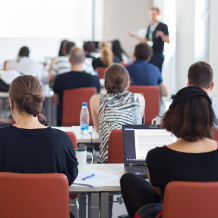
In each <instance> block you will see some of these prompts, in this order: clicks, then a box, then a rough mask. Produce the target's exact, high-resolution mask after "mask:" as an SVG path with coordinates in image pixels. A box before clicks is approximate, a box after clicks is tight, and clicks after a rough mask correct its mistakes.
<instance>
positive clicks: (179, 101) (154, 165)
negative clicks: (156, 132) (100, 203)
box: [120, 86, 218, 218]
mask: <svg viewBox="0 0 218 218" xmlns="http://www.w3.org/2000/svg"><path fill="white" fill-rule="evenodd" d="M214 123H216V124H217V119H216V116H215V114H214V111H213V108H212V102H211V100H210V98H209V97H208V95H207V93H206V92H205V91H204V90H202V89H201V88H198V87H191V86H190V87H185V88H183V89H181V90H180V91H179V92H177V94H176V95H175V97H174V99H173V102H172V104H171V105H170V108H169V110H168V111H167V112H166V113H165V114H164V116H163V118H162V122H161V126H162V128H164V129H166V130H167V131H169V132H171V133H172V134H174V135H175V136H176V137H177V138H178V140H177V141H176V142H175V143H173V144H170V145H165V146H164V145H163V147H157V148H155V149H152V150H150V151H149V152H148V154H147V158H146V163H147V170H148V171H147V172H148V179H149V182H147V181H146V180H144V179H142V178H140V177H138V176H136V175H134V174H129V173H127V174H125V175H123V176H122V177H121V180H120V184H121V191H122V196H123V199H124V202H125V205H126V208H127V211H128V213H129V216H130V218H134V216H135V214H136V213H137V211H138V210H139V209H140V208H141V207H143V206H145V205H148V206H149V205H150V207H152V205H151V204H153V206H155V205H156V204H160V203H161V204H162V203H163V199H164V191H165V187H166V186H167V184H168V183H170V182H173V181H187V182H188V181H189V182H215V181H218V174H217V172H218V145H217V142H216V141H213V140H210V139H208V138H211V137H212V128H213V124H214ZM187 169H188V170H187ZM159 214H161V212H160V213H159ZM178 214H179V211H178ZM153 215H157V214H153ZM155 217H156V216H155Z"/></svg>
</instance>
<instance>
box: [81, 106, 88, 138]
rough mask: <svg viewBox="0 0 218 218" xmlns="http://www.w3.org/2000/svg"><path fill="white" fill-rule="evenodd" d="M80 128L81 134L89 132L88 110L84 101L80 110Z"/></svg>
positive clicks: (84, 134) (85, 134)
mask: <svg viewBox="0 0 218 218" xmlns="http://www.w3.org/2000/svg"><path fill="white" fill-rule="evenodd" d="M80 130H81V135H83V136H87V135H88V133H89V111H88V108H87V103H86V102H83V103H82V110H81V112H80Z"/></svg>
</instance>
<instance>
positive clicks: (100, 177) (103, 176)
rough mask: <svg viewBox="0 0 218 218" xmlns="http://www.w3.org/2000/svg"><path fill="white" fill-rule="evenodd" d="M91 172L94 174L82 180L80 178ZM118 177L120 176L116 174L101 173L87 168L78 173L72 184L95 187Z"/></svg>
mask: <svg viewBox="0 0 218 218" xmlns="http://www.w3.org/2000/svg"><path fill="white" fill-rule="evenodd" d="M92 174H95V176H93V177H91V178H89V179H86V180H84V181H82V178H85V177H87V176H90V175H92ZM119 177H120V176H118V175H114V174H109V173H103V172H99V171H96V170H87V171H84V172H81V173H79V175H78V177H77V178H76V180H75V181H74V184H78V185H86V186H90V187H95V186H101V185H102V184H104V183H108V182H111V181H113V180H115V179H117V178H119Z"/></svg>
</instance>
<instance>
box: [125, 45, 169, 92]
mask: <svg viewBox="0 0 218 218" xmlns="http://www.w3.org/2000/svg"><path fill="white" fill-rule="evenodd" d="M151 56H152V48H151V47H150V46H149V45H148V44H147V43H139V44H138V45H136V47H135V52H134V58H135V62H134V63H133V64H131V65H129V66H126V69H127V70H128V71H129V75H130V78H131V85H138V86H159V89H160V95H161V96H167V94H168V91H167V87H166V86H165V84H164V83H163V79H162V76H161V72H160V70H159V69H158V68H157V67H156V66H154V65H152V64H150V63H148V62H149V60H150V59H151Z"/></svg>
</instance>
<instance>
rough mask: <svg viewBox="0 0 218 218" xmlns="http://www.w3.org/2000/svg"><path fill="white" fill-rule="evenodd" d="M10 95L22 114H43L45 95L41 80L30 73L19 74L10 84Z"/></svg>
mask: <svg viewBox="0 0 218 218" xmlns="http://www.w3.org/2000/svg"><path fill="white" fill-rule="evenodd" d="M9 97H10V98H11V101H12V108H13V104H15V105H16V108H17V110H18V112H19V113H20V114H23V113H27V114H30V115H33V116H34V117H36V116H38V115H41V112H42V108H43V102H44V97H43V95H42V87H41V84H40V82H39V80H38V79H37V78H36V77H34V76H30V75H24V76H19V77H17V78H16V79H14V80H13V81H12V83H11V85H10V89H9Z"/></svg>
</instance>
